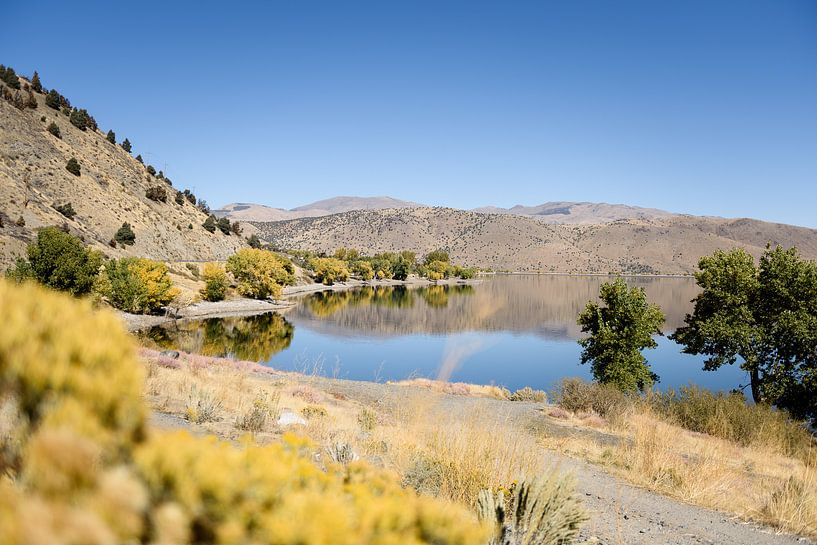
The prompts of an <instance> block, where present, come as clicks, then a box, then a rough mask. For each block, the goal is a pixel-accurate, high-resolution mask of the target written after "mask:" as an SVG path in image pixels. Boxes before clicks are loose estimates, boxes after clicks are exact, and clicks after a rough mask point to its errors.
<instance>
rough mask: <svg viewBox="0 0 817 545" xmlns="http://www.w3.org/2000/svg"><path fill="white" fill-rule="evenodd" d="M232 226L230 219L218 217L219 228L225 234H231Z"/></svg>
mask: <svg viewBox="0 0 817 545" xmlns="http://www.w3.org/2000/svg"><path fill="white" fill-rule="evenodd" d="M230 227H231V226H230V220H228V219H227V218H219V219H218V228H219V229H220V230H221V232H222V233H224V234H225V235H229V234H230V232H231V230H230Z"/></svg>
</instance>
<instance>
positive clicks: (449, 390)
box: [389, 378, 511, 399]
mask: <svg viewBox="0 0 817 545" xmlns="http://www.w3.org/2000/svg"><path fill="white" fill-rule="evenodd" d="M389 384H397V385H400V386H414V387H416V388H425V389H427V390H431V391H433V392H439V393H443V394H451V395H462V396H470V397H488V398H491V399H508V397H509V396H510V395H511V392H509V391H508V390H507V389H505V388H502V387H501V386H493V385H484V384H467V383H465V382H445V381H442V380H431V379H427V378H413V379H407V380H400V381H395V382H389Z"/></svg>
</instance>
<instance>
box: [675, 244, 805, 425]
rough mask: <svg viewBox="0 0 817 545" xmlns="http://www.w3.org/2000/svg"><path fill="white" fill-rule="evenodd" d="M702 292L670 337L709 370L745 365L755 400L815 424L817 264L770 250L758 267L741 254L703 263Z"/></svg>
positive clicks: (737, 251) (794, 253)
mask: <svg viewBox="0 0 817 545" xmlns="http://www.w3.org/2000/svg"><path fill="white" fill-rule="evenodd" d="M698 268H699V271H698V272H697V273H696V274H695V279H696V281H697V282H698V286H700V288H701V290H702V291H701V293H700V294H699V295H698V296H697V297H696V298H695V299H694V303H695V307H694V310H693V312H692V314H691V315H687V317H686V325H685V326H683V327H681V328H679V329H678V330H677V331H676V332H675V333H674V334H673V335H672V336H671V338H672V339H674V340H675V341H676V342H678V343H680V344H682V345H683V346H684V352H686V353H688V354H702V355H705V356H707V359H706V360H705V362H704V369H706V370H715V369H718V368H719V367H721V366H722V365H727V364H728V365H732V364H734V363H736V362H738V361H739V360H740V367H741V368H742V369H743V370H745V371H746V372H747V373H748V374H749V383H750V384H749V385H750V387H751V392H752V398H753V399H754V401H755V402H757V403H769V404H773V405H776V406H778V407H780V408H783V409H786V410H788V411H789V412H791V413H792V414H793V415H794V416H796V417H799V418H810V419H811V420H812V422H817V263H815V262H814V261H807V260H803V259H802V258H801V257H800V255H799V253H798V251H797V249H796V248H791V249H788V250H785V249H783V248H781V247H779V246H778V247H776V248H774V249H771V248H767V249H766V252H765V253H764V254H763V255H762V256H761V258H760V263H759V265H755V261H754V259H753V258H752V256H751V255H749V254H748V253H746V252H745V251H744V250H742V249H735V250H732V251H729V252H723V251H718V252H715V254H714V255H712V256H707V257H704V258H702V259H701V260H700V262H699V264H698Z"/></svg>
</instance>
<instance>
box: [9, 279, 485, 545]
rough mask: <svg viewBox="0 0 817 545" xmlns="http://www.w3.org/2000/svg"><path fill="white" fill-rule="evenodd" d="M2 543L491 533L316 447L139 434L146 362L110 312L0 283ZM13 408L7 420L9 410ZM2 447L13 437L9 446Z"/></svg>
mask: <svg viewBox="0 0 817 545" xmlns="http://www.w3.org/2000/svg"><path fill="white" fill-rule="evenodd" d="M0 314H2V315H3V316H4V317H5V319H6V322H5V324H4V328H3V329H2V330H0V401H2V402H3V403H6V404H8V403H11V404H12V406H13V409H14V411H13V412H14V413H16V414H15V415H13V418H7V419H4V420H3V424H2V425H3V426H4V427H8V428H9V429H2V430H0V432H2V433H0V437H2V438H7V437H16V438H19V443H18V444H17V445H16V446H17V450H16V452H17V454H18V455H17V456H9V455H7V453H9V452H12V451H13V450H14V449H12V448H10V447H9V445H5V444H4V445H2V446H3V448H2V450H0V452H2V453H4V456H3V457H2V458H0V473H3V474H6V475H8V477H7V478H4V479H2V480H0V529H2V531H0V545H22V544H25V545H51V544H60V545H111V544H117V543H152V544H156V545H159V544H168V545H170V544H174V545H178V544H184V543H197V544H210V543H212V544H228V543H231V544H232V543H252V544H258V545H263V544H270V545H330V544H331V545H357V544H377V545H397V544H401V545H420V544H425V543H429V544H431V543H433V544H436V545H466V544H478V543H485V542H486V539H487V538H488V534H489V533H490V529H489V528H487V527H485V526H483V525H480V523H478V522H477V520H476V517H475V515H474V514H473V513H471V512H469V511H468V510H466V509H465V508H463V507H460V506H457V505H454V504H450V503H445V502H442V501H440V500H435V499H432V498H427V497H421V496H418V495H417V494H415V493H414V492H413V491H411V490H407V489H404V488H402V487H401V486H400V484H399V483H398V481H397V480H396V478H395V476H394V475H392V474H389V473H385V472H382V471H379V470H374V469H372V468H371V467H369V466H367V465H365V464H363V463H352V464H349V465H348V466H342V465H338V464H331V463H329V464H328V465H327V466H325V467H321V466H319V465H317V464H316V463H315V462H314V461H313V460H314V459H315V452H314V449H313V447H312V446H311V445H310V444H309V443H308V442H306V441H305V440H303V439H299V438H296V437H291V436H287V437H285V439H284V441H283V442H281V443H277V444H273V445H269V446H263V447H262V446H256V445H254V444H252V443H251V442H249V441H246V442H244V443H242V444H241V445H234V444H232V443H228V442H223V441H220V440H218V439H216V438H214V437H193V436H191V435H190V434H188V433H186V432H175V433H151V434H145V433H143V432H144V427H145V414H146V409H145V407H144V405H143V403H142V401H141V399H140V394H141V388H142V377H141V366H140V364H139V362H138V361H136V358H135V356H134V351H133V347H132V343H131V341H130V339H129V337H128V336H127V335H126V334H125V333H124V331H123V330H122V328H121V326H120V325H119V324H117V322H116V318H115V317H114V316H113V315H112V314H110V313H108V312H106V311H101V312H96V313H94V312H93V311H92V309H91V307H90V303H88V302H84V301H77V300H74V299H72V298H70V297H68V296H65V295H60V294H57V293H54V292H50V291H47V290H45V289H44V288H40V287H36V286H33V285H23V286H16V285H12V284H9V283H8V282H6V281H5V280H0ZM6 412H8V411H6ZM4 441H5V439H4Z"/></svg>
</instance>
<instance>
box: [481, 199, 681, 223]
mask: <svg viewBox="0 0 817 545" xmlns="http://www.w3.org/2000/svg"><path fill="white" fill-rule="evenodd" d="M473 212H480V213H483V214H512V215H515V216H530V217H532V218H535V219H538V220H539V221H544V222H547V223H584V224H591V223H609V222H612V221H618V220H625V219H642V220H648V219H660V218H671V217H677V216H678V214H673V213H672V212H667V211H665V210H658V209H657V208H641V207H640V206H630V205H626V204H607V203H595V202H546V203H543V204H539V205H536V206H524V205H520V204H518V205H516V206H513V207H511V208H498V207H496V206H486V207H483V208H475V209H474V210H473Z"/></svg>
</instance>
